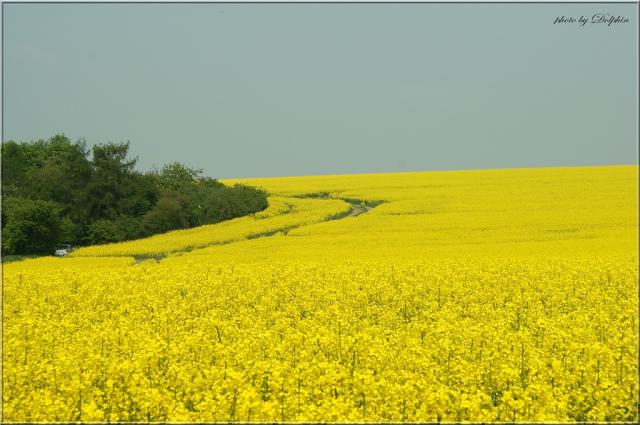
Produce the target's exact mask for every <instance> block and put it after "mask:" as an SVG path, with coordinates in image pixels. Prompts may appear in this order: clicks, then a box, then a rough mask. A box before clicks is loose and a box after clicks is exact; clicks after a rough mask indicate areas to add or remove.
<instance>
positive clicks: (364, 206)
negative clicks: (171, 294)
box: [125, 192, 384, 264]
mask: <svg viewBox="0 0 640 425" xmlns="http://www.w3.org/2000/svg"><path fill="white" fill-rule="evenodd" d="M289 198H314V199H335V200H340V201H344V202H347V203H349V204H350V205H351V208H349V210H348V211H346V212H343V213H340V214H336V215H333V216H328V217H327V218H326V219H325V220H322V221H319V222H317V223H311V224H299V225H291V226H286V227H281V228H278V229H273V230H268V231H265V232H260V233H253V234H250V235H247V236H246V237H245V238H244V239H239V240H230V241H223V242H216V243H212V244H207V245H202V246H194V247H191V248H187V249H183V250H180V251H173V252H170V253H169V254H184V253H187V252H191V251H193V250H195V249H202V248H207V247H210V246H223V245H229V244H232V243H235V242H241V241H245V240H253V239H259V238H266V237H270V236H273V235H275V234H277V233H284V234H285V235H287V234H288V233H289V231H291V230H293V229H297V228H300V227H304V226H310V225H313V224H318V223H325V222H328V221H335V220H341V219H344V218H350V217H357V216H359V215H362V214H365V213H367V212H369V211H371V210H372V209H373V208H375V207H377V206H378V205H380V204H382V203H383V202H384V201H365V200H362V199H352V198H334V197H331V196H330V195H329V194H328V193H324V192H321V193H311V194H304V195H297V196H289ZM167 255H168V254H166V255H133V256H131V255H126V256H125V257H133V258H134V260H135V264H139V263H141V262H143V261H147V260H153V261H154V262H156V263H159V262H160V261H162V260H163V259H164V258H165V257H166V256H167Z"/></svg>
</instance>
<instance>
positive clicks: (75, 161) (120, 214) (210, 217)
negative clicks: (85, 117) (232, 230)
mask: <svg viewBox="0 0 640 425" xmlns="http://www.w3.org/2000/svg"><path fill="white" fill-rule="evenodd" d="M136 162H137V158H130V157H129V143H128V142H127V143H103V144H97V145H94V146H92V147H91V148H89V147H88V146H87V143H86V141H84V140H79V141H76V142H71V141H70V140H69V138H67V137H66V136H64V135H56V136H54V137H52V138H50V139H48V140H37V141H33V142H28V143H25V142H20V143H18V142H15V141H8V142H3V143H2V209H1V211H2V254H3V255H9V254H18V255H30V254H52V252H53V250H54V249H55V247H56V246H57V245H59V244H62V243H68V244H71V245H74V246H80V245H92V244H101V243H108V242H118V241H124V240H130V239H136V238H141V237H145V236H149V235H152V234H156V233H162V232H166V231H169V230H175V229H184V228H189V227H194V226H200V225H204V224H213V223H217V222H220V221H223V220H228V219H231V218H234V217H239V216H242V215H246V214H251V213H254V212H257V211H261V210H263V209H265V208H266V207H267V205H268V203H267V194H266V192H264V191H263V190H261V189H257V188H254V187H250V186H246V185H239V184H238V185H234V186H225V185H224V184H222V183H220V182H219V181H217V180H216V179H213V178H210V177H205V176H203V175H202V170H201V169H197V168H190V167H187V166H185V165H183V164H181V163H179V162H173V163H170V164H167V165H164V166H163V167H162V168H160V169H159V170H153V171H149V172H140V171H137V170H136V169H135V165H136Z"/></svg>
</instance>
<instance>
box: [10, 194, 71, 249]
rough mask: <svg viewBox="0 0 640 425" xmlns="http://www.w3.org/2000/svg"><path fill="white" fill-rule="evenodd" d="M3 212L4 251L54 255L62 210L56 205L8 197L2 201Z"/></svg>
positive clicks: (59, 235) (59, 233)
mask: <svg viewBox="0 0 640 425" xmlns="http://www.w3.org/2000/svg"><path fill="white" fill-rule="evenodd" d="M2 212H3V219H4V220H3V229H2V251H3V254H20V255H23V254H53V252H54V250H55V247H56V245H57V244H58V243H59V242H60V237H61V231H62V230H61V219H60V215H59V213H60V209H59V208H58V206H57V205H56V204H54V203H53V202H49V201H40V200H32V199H25V198H19V197H7V198H5V200H4V201H3V203H2ZM5 220H6V224H5Z"/></svg>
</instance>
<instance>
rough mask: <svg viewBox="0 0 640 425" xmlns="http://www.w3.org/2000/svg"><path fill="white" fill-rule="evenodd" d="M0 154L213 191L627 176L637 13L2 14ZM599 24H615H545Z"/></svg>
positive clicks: (517, 8)
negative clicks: (572, 174)
mask: <svg viewBox="0 0 640 425" xmlns="http://www.w3.org/2000/svg"><path fill="white" fill-rule="evenodd" d="M3 8H4V15H3V18H4V20H3V30H4V38H3V41H4V57H3V59H4V62H3V63H4V81H3V83H4V98H3V111H4V117H3V118H4V120H3V136H4V140H10V139H13V140H18V141H28V140H33V139H38V138H47V137H50V136H52V135H53V134H55V133H59V132H62V133H65V134H66V135H67V136H69V137H71V138H72V139H74V140H75V139H78V138H81V137H82V138H85V139H87V141H88V142H89V143H97V142H106V141H116V142H117V141H125V140H129V141H130V142H131V147H132V153H133V154H134V155H139V156H140V161H139V168H140V169H143V170H145V169H149V168H150V167H151V166H152V165H153V164H155V165H158V166H159V165H161V164H163V163H167V162H170V161H175V160H177V161H180V162H183V163H185V164H187V165H190V166H197V167H201V168H203V169H204V170H205V173H206V174H207V175H210V176H212V177H219V178H226V177H252V176H276V175H309V174H334V173H360V172H386V171H413V170H439V169H469V168H502V167H535V166H561V165H595V164H633V163H637V142H638V141H637V137H638V136H637V122H636V120H637V116H638V110H637V101H638V100H637V93H638V88H637V76H638V58H637V51H638V45H637V43H638V40H637V25H638V22H637V16H638V6H637V5H635V4H542V3H540V4H477V5H470V4H448V5H447V4H395V5H394V4H315V5H310V4H190V5H189V4H182V5H176V4H147V5H144V4H143V5H139V4H138V5H135V4H55V5H46V4H45V5H43V4H3ZM598 12H603V13H610V14H613V15H616V16H617V15H621V16H624V17H626V18H628V19H629V22H628V23H624V24H614V25H612V26H607V25H606V24H587V25H585V26H584V27H581V26H579V25H575V24H564V25H554V24H553V22H554V20H555V18H556V17H557V16H562V15H564V16H567V17H568V16H576V17H579V16H581V15H584V16H588V17H591V16H592V15H593V14H595V13H598Z"/></svg>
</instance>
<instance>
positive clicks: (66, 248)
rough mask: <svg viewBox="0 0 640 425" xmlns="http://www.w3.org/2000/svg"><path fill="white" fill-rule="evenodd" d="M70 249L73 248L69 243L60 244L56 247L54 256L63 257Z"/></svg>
mask: <svg viewBox="0 0 640 425" xmlns="http://www.w3.org/2000/svg"><path fill="white" fill-rule="evenodd" d="M72 250H73V248H71V245H69V244H64V245H60V246H58V247H57V248H56V252H55V256H56V257H64V256H65V255H67V254H69V253H70V252H71V251H72Z"/></svg>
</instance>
